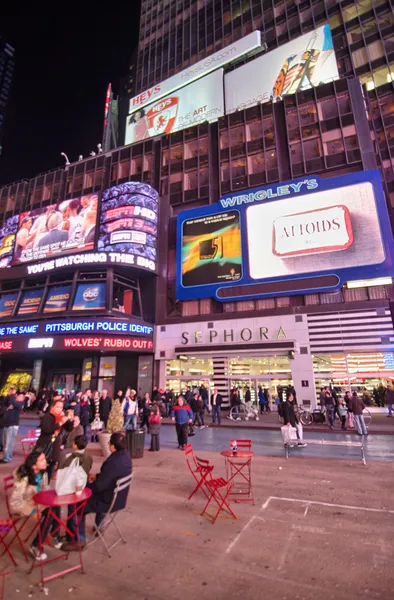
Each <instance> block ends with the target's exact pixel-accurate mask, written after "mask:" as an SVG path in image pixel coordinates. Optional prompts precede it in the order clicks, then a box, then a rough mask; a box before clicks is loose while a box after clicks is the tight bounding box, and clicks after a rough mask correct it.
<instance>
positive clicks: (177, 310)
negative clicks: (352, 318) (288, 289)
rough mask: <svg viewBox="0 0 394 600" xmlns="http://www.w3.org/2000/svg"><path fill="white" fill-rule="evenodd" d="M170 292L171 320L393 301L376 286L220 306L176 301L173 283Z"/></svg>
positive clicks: (389, 291)
mask: <svg viewBox="0 0 394 600" xmlns="http://www.w3.org/2000/svg"><path fill="white" fill-rule="evenodd" d="M168 289H169V292H168V303H167V309H168V316H169V317H174V316H181V317H196V316H199V315H211V314H219V313H242V312H252V311H256V310H258V311H264V310H273V309H275V308H286V307H291V306H311V305H326V304H338V303H344V302H362V301H368V300H381V299H390V298H391V299H392V298H393V296H394V294H393V289H392V286H375V287H369V288H356V289H347V288H343V289H342V290H341V291H339V292H334V293H321V294H307V295H304V296H282V297H279V298H264V299H260V300H240V301H238V302H224V303H223V304H220V303H219V302H216V301H215V300H213V299H211V298H204V299H203V300H188V301H183V302H180V301H174V298H173V284H171V283H170V285H169V288H168Z"/></svg>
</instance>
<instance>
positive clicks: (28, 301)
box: [18, 288, 44, 315]
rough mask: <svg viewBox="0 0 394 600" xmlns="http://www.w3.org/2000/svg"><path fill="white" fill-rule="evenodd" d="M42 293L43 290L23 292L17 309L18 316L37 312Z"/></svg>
mask: <svg viewBox="0 0 394 600" xmlns="http://www.w3.org/2000/svg"><path fill="white" fill-rule="evenodd" d="M43 292H44V290H43V288H41V289H38V290H26V291H25V292H23V295H22V300H21V303H20V304H19V308H18V315H28V314H32V313H36V312H38V309H39V308H40V304H41V298H42V294H43Z"/></svg>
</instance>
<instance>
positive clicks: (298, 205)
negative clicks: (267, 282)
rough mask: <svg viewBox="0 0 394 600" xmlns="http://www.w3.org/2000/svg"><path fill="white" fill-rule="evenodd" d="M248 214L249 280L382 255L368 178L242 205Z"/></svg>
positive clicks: (319, 269) (371, 259)
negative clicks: (272, 200)
mask: <svg viewBox="0 0 394 600" xmlns="http://www.w3.org/2000/svg"><path fill="white" fill-rule="evenodd" d="M246 217H247V228H248V254H249V267H250V275H251V277H252V278H253V279H265V278H267V277H277V276H283V275H294V274H298V273H316V272H317V273H319V272H323V271H331V270H335V269H338V268H340V267H342V266H344V265H346V266H347V267H357V266H366V265H374V264H379V263H381V262H383V261H384V259H385V252H384V247H383V243H382V238H381V234H380V227H379V219H378V214H377V210H376V205H375V198H374V192H373V187H372V184H371V183H359V184H356V185H350V186H346V187H342V188H337V189H336V190H326V191H323V192H316V193H314V194H310V195H308V196H304V195H301V196H297V198H289V199H286V200H278V201H277V202H267V203H263V204H257V205H255V206H250V207H249V208H248V209H247V210H246Z"/></svg>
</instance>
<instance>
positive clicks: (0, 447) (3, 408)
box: [0, 396, 7, 452]
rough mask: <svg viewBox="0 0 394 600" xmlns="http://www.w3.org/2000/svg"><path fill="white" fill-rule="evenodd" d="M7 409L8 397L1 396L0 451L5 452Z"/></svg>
mask: <svg viewBox="0 0 394 600" xmlns="http://www.w3.org/2000/svg"><path fill="white" fill-rule="evenodd" d="M6 410H7V397H6V396H0V452H3V435H4V425H5V413H6Z"/></svg>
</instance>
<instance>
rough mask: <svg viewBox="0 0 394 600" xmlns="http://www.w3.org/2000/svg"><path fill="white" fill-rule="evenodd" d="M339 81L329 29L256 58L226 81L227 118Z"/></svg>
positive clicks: (326, 28) (306, 36)
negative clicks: (229, 115) (232, 114)
mask: <svg viewBox="0 0 394 600" xmlns="http://www.w3.org/2000/svg"><path fill="white" fill-rule="evenodd" d="M333 79H339V74H338V67H337V61H336V57H335V51H334V44H333V41H332V35H331V30H330V26H329V25H323V27H319V28H318V29H315V30H314V31H312V32H310V33H306V34H305V35H301V36H300V37H298V38H296V39H294V40H292V41H291V42H288V43H287V44H284V45H283V46H280V47H279V48H276V49H275V50H271V51H270V52H268V53H267V54H263V55H261V56H259V57H258V58H255V59H254V60H252V61H251V62H249V63H247V64H246V65H242V67H238V69H234V71H231V72H230V73H227V74H226V75H225V77H224V88H225V99H226V114H231V113H233V112H236V111H238V110H244V109H246V108H249V107H250V106H255V105H256V104H263V103H264V102H270V101H272V102H276V101H278V100H281V99H282V98H283V97H284V96H287V95H288V94H295V93H296V92H299V91H300V90H304V89H307V88H310V87H316V86H318V85H320V84H321V83H325V82H327V81H332V80H333Z"/></svg>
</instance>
